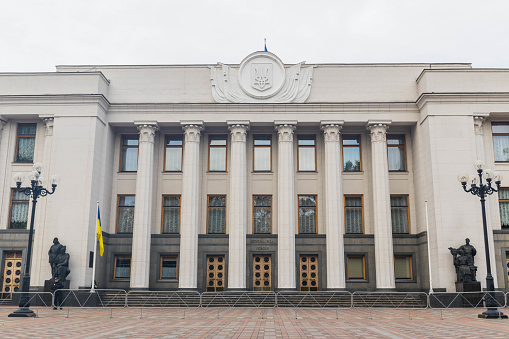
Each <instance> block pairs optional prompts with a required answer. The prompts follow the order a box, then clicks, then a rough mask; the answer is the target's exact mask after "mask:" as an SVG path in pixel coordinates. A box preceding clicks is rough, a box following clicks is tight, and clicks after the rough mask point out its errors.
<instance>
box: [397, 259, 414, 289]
mask: <svg viewBox="0 0 509 339" xmlns="http://www.w3.org/2000/svg"><path fill="white" fill-rule="evenodd" d="M412 257H413V255H412V254H394V280H395V281H396V282H404V281H412V280H414V267H413V259H412ZM396 258H408V259H409V261H410V278H398V277H397V276H396Z"/></svg>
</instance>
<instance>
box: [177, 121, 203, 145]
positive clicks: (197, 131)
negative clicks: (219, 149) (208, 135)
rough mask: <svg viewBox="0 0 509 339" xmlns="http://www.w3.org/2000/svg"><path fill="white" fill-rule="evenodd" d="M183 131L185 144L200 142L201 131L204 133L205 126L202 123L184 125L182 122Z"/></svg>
mask: <svg viewBox="0 0 509 339" xmlns="http://www.w3.org/2000/svg"><path fill="white" fill-rule="evenodd" d="M181 125H182V129H183V130H184V135H185V142H197V143H199V142H200V135H201V131H203V124H200V123H194V124H193V123H188V124H183V123H182V122H181Z"/></svg>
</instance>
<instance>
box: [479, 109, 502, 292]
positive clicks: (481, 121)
mask: <svg viewBox="0 0 509 339" xmlns="http://www.w3.org/2000/svg"><path fill="white" fill-rule="evenodd" d="M488 115H489V114H486V116H488ZM486 116H481V115H477V116H474V133H475V150H476V156H477V159H479V160H482V161H484V163H485V164H486V168H491V169H492V170H495V166H494V164H493V163H491V162H490V163H489V164H488V163H487V161H486V155H485V152H484V140H483V138H484V134H483V127H484V121H485V120H486ZM496 196H498V194H497V195H494V196H493V198H489V197H488V198H487V199H486V211H487V212H486V226H487V230H488V246H489V249H490V262H491V267H493V269H492V270H491V275H492V276H493V282H494V283H495V288H498V279H497V265H496V259H495V244H494V242H493V224H492V222H493V218H492V215H498V206H497V208H496V209H494V208H493V204H494V203H493V202H490V201H493V200H495V201H496V199H495V197H496ZM495 204H496V203H495ZM493 210H495V212H494V213H493ZM492 213H493V214H492ZM498 223H499V224H500V220H499V221H498ZM478 280H479V279H478Z"/></svg>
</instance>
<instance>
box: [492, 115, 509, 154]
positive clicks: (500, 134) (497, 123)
mask: <svg viewBox="0 0 509 339" xmlns="http://www.w3.org/2000/svg"><path fill="white" fill-rule="evenodd" d="M496 125H506V126H508V127H509V122H503V121H502V122H492V123H491V143H492V146H493V160H494V162H495V163H508V162H509V161H501V160H498V161H497V155H496V154H495V143H494V141H493V137H495V136H501V137H508V138H509V133H494V132H493V126H496Z"/></svg>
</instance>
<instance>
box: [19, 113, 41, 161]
mask: <svg viewBox="0 0 509 339" xmlns="http://www.w3.org/2000/svg"><path fill="white" fill-rule="evenodd" d="M27 125H34V126H35V134H26V135H22V136H20V134H19V130H20V129H21V127H22V126H27ZM36 137H37V123H34V122H32V123H18V126H17V128H16V152H15V153H14V162H15V163H17V164H33V163H34V158H35V146H36V142H35V141H36V140H35V138H36ZM20 138H34V149H33V155H32V161H18V150H19V139H20Z"/></svg>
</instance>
